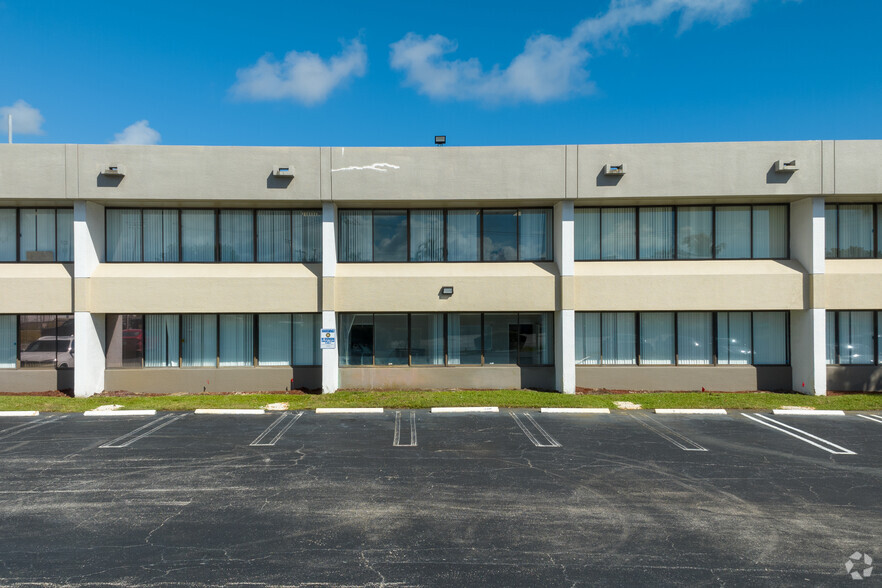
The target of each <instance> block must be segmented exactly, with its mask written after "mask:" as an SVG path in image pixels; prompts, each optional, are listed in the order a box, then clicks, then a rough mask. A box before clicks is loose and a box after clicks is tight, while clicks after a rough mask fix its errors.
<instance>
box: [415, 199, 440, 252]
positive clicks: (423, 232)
mask: <svg viewBox="0 0 882 588" xmlns="http://www.w3.org/2000/svg"><path fill="white" fill-rule="evenodd" d="M410 260H411V261H444V211H443V210H411V211H410Z"/></svg>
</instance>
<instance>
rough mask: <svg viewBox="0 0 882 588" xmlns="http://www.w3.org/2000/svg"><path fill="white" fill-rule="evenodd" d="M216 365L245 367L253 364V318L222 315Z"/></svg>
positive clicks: (250, 316)
mask: <svg viewBox="0 0 882 588" xmlns="http://www.w3.org/2000/svg"><path fill="white" fill-rule="evenodd" d="M219 326H220V328H219V333H218V340H219V344H218V346H219V348H220V353H219V354H218V359H219V361H218V364H219V365H221V366H246V365H253V363H254V316H253V315H250V314H222V315H220V321H219Z"/></svg>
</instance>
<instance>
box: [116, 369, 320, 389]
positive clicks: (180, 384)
mask: <svg viewBox="0 0 882 588" xmlns="http://www.w3.org/2000/svg"><path fill="white" fill-rule="evenodd" d="M292 379H293V380H294V382H293V387H294V388H293V389H295V390H297V389H308V390H315V389H316V388H321V368H320V367H245V368H233V367H223V368H141V369H137V368H135V369H108V370H105V371H104V387H105V389H106V390H112V391H117V390H125V391H128V392H134V393H144V392H155V393H164V394H173V393H176V392H184V393H188V394H196V393H200V394H201V393H202V392H203V391H204V392H209V393H212V392H246V391H247V392H281V391H285V390H289V389H291V386H292V382H291V380H292Z"/></svg>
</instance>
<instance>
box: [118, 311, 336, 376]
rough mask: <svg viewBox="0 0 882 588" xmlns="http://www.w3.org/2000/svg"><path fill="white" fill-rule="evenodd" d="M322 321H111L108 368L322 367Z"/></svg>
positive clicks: (274, 317)
mask: <svg viewBox="0 0 882 588" xmlns="http://www.w3.org/2000/svg"><path fill="white" fill-rule="evenodd" d="M320 325H321V315H319V314H318V313H303V314H256V315H255V314H147V315H141V314H118V315H108V316H107V341H108V344H107V367H148V368H149V367H179V366H182V367H218V366H220V367H246V366H254V365H258V366H286V365H291V366H302V365H309V366H312V365H320V364H321V355H320V353H321V351H320V349H319V345H318V342H319V329H320Z"/></svg>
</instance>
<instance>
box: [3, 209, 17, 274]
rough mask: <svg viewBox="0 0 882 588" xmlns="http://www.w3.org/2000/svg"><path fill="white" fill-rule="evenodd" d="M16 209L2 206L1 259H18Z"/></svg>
mask: <svg viewBox="0 0 882 588" xmlns="http://www.w3.org/2000/svg"><path fill="white" fill-rule="evenodd" d="M16 216H17V214H16V210H15V209H14V208H0V261H17V260H16V259H15V245H16V242H17V241H18V239H17V235H18V233H17V231H16V228H15V219H16Z"/></svg>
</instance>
